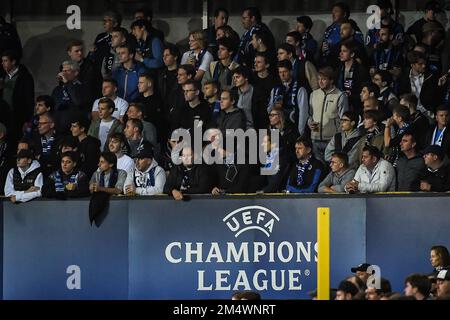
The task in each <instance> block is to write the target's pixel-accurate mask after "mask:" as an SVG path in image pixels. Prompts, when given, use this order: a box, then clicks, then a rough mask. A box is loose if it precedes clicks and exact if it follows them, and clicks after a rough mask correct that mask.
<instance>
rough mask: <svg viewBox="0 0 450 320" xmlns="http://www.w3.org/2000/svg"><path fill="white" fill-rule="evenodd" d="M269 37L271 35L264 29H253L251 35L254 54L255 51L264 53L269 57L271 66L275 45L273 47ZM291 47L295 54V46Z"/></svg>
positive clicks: (272, 64) (274, 59) (274, 58)
mask: <svg viewBox="0 0 450 320" xmlns="http://www.w3.org/2000/svg"><path fill="white" fill-rule="evenodd" d="M270 37H271V35H270V34H269V33H267V32H266V31H264V30H257V31H255V33H253V36H252V47H253V49H254V50H255V56H256V53H265V54H266V56H267V57H268V58H269V61H270V65H271V66H272V68H273V67H274V66H275V61H276V56H275V47H273V46H272V44H271V43H270V42H271V39H270ZM293 47H294V56H295V46H293ZM253 61H254V60H253ZM272 71H273V70H272ZM271 73H273V72H271Z"/></svg>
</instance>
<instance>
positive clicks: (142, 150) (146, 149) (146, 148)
mask: <svg viewBox="0 0 450 320" xmlns="http://www.w3.org/2000/svg"><path fill="white" fill-rule="evenodd" d="M153 157H154V153H153V145H152V144H151V143H150V142H148V141H144V142H142V144H141V145H140V146H139V147H138V148H137V153H136V155H135V156H134V158H137V159H144V158H151V159H153Z"/></svg>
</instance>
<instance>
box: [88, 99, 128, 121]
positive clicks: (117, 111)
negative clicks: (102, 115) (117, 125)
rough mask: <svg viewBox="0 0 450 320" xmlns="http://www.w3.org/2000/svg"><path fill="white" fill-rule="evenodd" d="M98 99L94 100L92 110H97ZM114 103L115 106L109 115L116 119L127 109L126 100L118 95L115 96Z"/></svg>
mask: <svg viewBox="0 0 450 320" xmlns="http://www.w3.org/2000/svg"><path fill="white" fill-rule="evenodd" d="M99 101H100V99H97V100H95V101H94V104H93V105H92V112H98V102H99ZM114 104H115V106H116V107H115V108H114V112H113V114H112V115H111V116H112V117H114V118H116V119H120V117H123V116H124V114H125V113H126V112H127V110H128V102H127V101H126V100H124V99H122V98H120V97H117V98H116V99H115V100H114Z"/></svg>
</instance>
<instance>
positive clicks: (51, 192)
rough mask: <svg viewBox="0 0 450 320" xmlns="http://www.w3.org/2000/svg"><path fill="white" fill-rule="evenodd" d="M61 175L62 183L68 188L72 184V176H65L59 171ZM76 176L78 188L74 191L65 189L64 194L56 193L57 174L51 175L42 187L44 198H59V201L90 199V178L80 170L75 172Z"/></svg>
mask: <svg viewBox="0 0 450 320" xmlns="http://www.w3.org/2000/svg"><path fill="white" fill-rule="evenodd" d="M59 174H60V175H61V182H62V183H63V184H64V186H66V185H67V184H69V182H70V176H68V175H65V174H64V173H62V171H59ZM74 174H78V177H77V181H76V187H75V189H74V190H67V189H64V191H63V192H56V190H55V182H56V172H53V173H52V174H50V176H48V177H46V178H45V179H44V185H43V187H42V196H43V197H45V198H58V199H61V200H63V199H66V198H82V197H88V196H89V195H90V192H89V178H88V177H87V176H86V174H84V173H83V172H80V171H78V170H76V171H74Z"/></svg>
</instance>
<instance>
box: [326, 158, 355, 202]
mask: <svg viewBox="0 0 450 320" xmlns="http://www.w3.org/2000/svg"><path fill="white" fill-rule="evenodd" d="M330 169H331V172H330V173H329V174H328V176H327V177H326V178H325V179H324V180H323V181H322V182H321V183H320V185H319V189H318V192H319V193H344V192H345V190H344V187H345V185H346V184H347V183H348V182H350V181H351V180H352V179H353V177H354V176H355V173H356V171H355V169H352V168H351V167H349V163H348V156H347V154H346V153H344V152H335V153H333V154H332V155H331V160H330Z"/></svg>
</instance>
